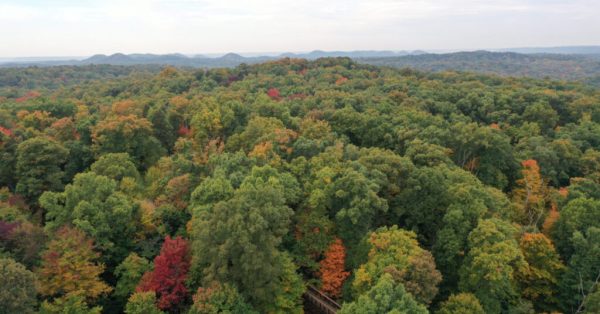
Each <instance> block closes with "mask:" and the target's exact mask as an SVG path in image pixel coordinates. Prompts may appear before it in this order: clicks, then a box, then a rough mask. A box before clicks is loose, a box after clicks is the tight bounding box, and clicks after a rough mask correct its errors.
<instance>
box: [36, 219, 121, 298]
mask: <svg viewBox="0 0 600 314" xmlns="http://www.w3.org/2000/svg"><path fill="white" fill-rule="evenodd" d="M99 257H100V254H99V253H96V252H94V250H93V242H92V240H90V239H88V238H86V236H85V234H84V233H83V232H82V231H80V230H78V229H74V228H68V227H63V228H61V229H59V230H58V231H57V232H56V235H55V238H54V240H52V241H50V244H49V245H48V249H47V250H46V251H45V252H44V253H43V255H42V266H41V267H40V268H39V269H38V271H37V275H38V279H39V282H40V289H39V291H40V293H41V294H43V295H47V296H56V295H64V294H69V293H77V294H82V295H83V296H85V297H87V298H88V299H94V298H97V297H98V296H100V295H102V294H105V293H108V292H110V291H111V290H112V289H111V287H110V286H108V285H107V284H106V283H104V282H103V281H101V280H100V278H99V277H100V275H101V274H102V272H104V266H103V265H98V264H96V263H94V260H96V259H98V258H99Z"/></svg>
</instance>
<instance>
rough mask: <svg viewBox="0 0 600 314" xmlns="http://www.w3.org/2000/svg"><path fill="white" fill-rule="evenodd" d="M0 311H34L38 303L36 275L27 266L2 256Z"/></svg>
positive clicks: (0, 263) (0, 260) (0, 268)
mask: <svg viewBox="0 0 600 314" xmlns="http://www.w3.org/2000/svg"><path fill="white" fill-rule="evenodd" d="M0 282H1V283H2V289H0V313H6V314H9V313H33V312H34V310H33V309H34V307H35V305H36V303H37V299H36V294H37V293H36V285H37V283H36V277H35V275H34V274H33V273H32V272H30V271H29V270H27V269H26V268H25V266H23V265H22V264H19V263H17V262H15V261H14V260H13V259H10V258H2V257H0Z"/></svg>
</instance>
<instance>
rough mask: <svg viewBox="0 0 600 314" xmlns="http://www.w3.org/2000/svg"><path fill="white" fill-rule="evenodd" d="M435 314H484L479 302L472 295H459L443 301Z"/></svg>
mask: <svg viewBox="0 0 600 314" xmlns="http://www.w3.org/2000/svg"><path fill="white" fill-rule="evenodd" d="M435 313H436V314H466V313H469V314H485V311H484V310H483V307H481V304H479V300H477V297H475V296H474V295H473V294H470V293H459V294H453V295H451V296H450V297H449V298H448V300H446V301H444V303H442V305H441V306H440V309H439V310H438V311H437V312H435Z"/></svg>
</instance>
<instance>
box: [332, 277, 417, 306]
mask: <svg viewBox="0 0 600 314" xmlns="http://www.w3.org/2000/svg"><path fill="white" fill-rule="evenodd" d="M338 313H340V314H365V313H373V314H375V313H377V314H380V313H381V314H385V313H388V314H426V313H429V312H428V311H427V308H426V307H425V306H423V305H421V304H419V303H417V301H415V299H414V298H413V297H412V295H411V294H410V293H408V292H407V291H406V289H404V286H403V285H402V284H401V283H396V282H395V281H394V280H393V279H392V276H391V275H389V274H384V275H383V276H381V277H380V278H379V279H377V281H376V282H375V284H374V285H373V286H372V287H371V288H369V290H368V291H366V292H365V293H364V294H361V295H360V296H359V297H358V299H357V300H356V301H355V302H350V303H346V304H344V306H342V309H341V310H340V311H339V312H338Z"/></svg>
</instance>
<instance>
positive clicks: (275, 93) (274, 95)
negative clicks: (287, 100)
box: [267, 88, 281, 100]
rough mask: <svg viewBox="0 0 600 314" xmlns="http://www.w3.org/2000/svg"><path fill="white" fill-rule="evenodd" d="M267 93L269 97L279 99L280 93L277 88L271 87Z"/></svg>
mask: <svg viewBox="0 0 600 314" xmlns="http://www.w3.org/2000/svg"><path fill="white" fill-rule="evenodd" d="M267 95H268V96H269V97H271V99H273V100H279V99H281V94H280V93H279V90H278V89H277V88H271V89H269V90H268V91H267Z"/></svg>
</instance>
